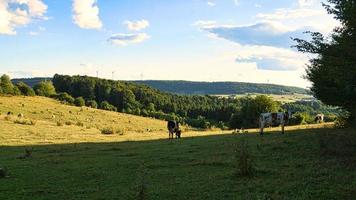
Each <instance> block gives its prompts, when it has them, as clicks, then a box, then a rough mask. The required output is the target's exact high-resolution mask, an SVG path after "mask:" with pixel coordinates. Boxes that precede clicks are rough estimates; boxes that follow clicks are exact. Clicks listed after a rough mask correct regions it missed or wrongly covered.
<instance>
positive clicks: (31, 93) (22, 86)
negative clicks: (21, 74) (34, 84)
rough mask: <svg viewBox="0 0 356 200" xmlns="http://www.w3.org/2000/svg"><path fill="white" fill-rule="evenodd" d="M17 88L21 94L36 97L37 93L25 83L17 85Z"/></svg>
mask: <svg viewBox="0 0 356 200" xmlns="http://www.w3.org/2000/svg"><path fill="white" fill-rule="evenodd" d="M16 87H17V88H18V89H19V91H20V92H21V94H22V95H24V96H35V95H36V93H35V91H34V90H33V89H32V88H31V87H30V86H28V85H26V83H24V82H18V83H16ZM15 90H16V89H15Z"/></svg>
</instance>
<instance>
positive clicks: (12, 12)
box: [0, 0, 48, 35]
mask: <svg viewBox="0 0 356 200" xmlns="http://www.w3.org/2000/svg"><path fill="white" fill-rule="evenodd" d="M10 4H11V7H10V6H9V5H10ZM46 12H47V5H46V4H44V3H43V1H42V0H1V1H0V34H8V35H15V34H16V30H15V29H16V27H19V26H24V25H27V24H30V23H31V22H32V21H33V20H46V19H48V18H47V17H46V16H45V14H46Z"/></svg>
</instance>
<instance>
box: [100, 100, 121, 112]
mask: <svg viewBox="0 0 356 200" xmlns="http://www.w3.org/2000/svg"><path fill="white" fill-rule="evenodd" d="M100 108H101V109H103V110H109V111H117V108H116V107H115V106H113V105H111V104H110V103H109V102H107V101H103V102H101V103H100Z"/></svg>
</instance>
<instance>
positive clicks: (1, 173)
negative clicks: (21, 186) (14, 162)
mask: <svg viewBox="0 0 356 200" xmlns="http://www.w3.org/2000/svg"><path fill="white" fill-rule="evenodd" d="M0 178H6V171H5V169H2V168H0Z"/></svg>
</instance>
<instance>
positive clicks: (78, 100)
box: [74, 97, 85, 107]
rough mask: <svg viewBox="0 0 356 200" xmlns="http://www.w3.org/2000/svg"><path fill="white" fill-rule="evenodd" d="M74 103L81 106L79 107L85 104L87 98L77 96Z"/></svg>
mask: <svg viewBox="0 0 356 200" xmlns="http://www.w3.org/2000/svg"><path fill="white" fill-rule="evenodd" d="M74 105H76V106H79V107H82V106H85V100H84V98H83V97H77V98H75V100H74Z"/></svg>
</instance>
